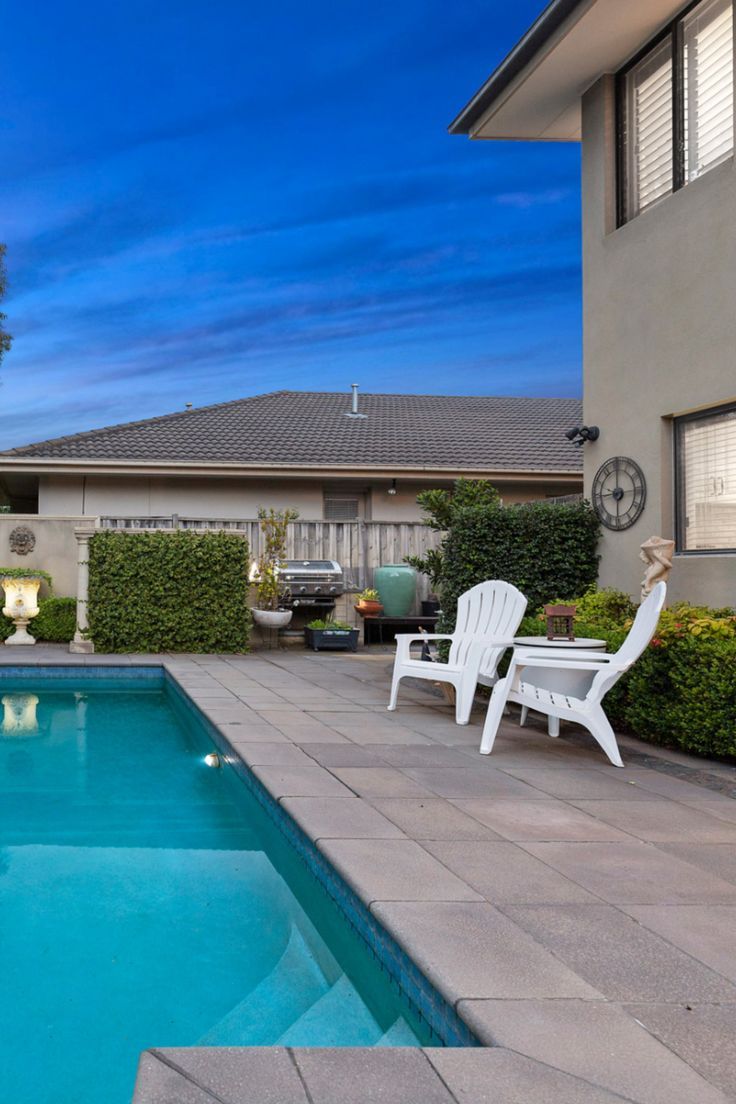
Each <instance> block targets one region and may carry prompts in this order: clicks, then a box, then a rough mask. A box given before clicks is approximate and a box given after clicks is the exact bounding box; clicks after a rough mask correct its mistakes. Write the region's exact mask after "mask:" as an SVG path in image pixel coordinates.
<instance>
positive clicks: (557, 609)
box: [544, 606, 576, 640]
mask: <svg viewBox="0 0 736 1104" xmlns="http://www.w3.org/2000/svg"><path fill="white" fill-rule="evenodd" d="M575 613H576V607H575V606H545V607H544V615H545V617H546V618H547V639H548V640H574V639H575Z"/></svg>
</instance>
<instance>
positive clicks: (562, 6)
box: [447, 0, 585, 136]
mask: <svg viewBox="0 0 736 1104" xmlns="http://www.w3.org/2000/svg"><path fill="white" fill-rule="evenodd" d="M583 3H585V0H552V3H551V4H549V6H548V7H546V8H545V9H544V11H543V12H542V14H541V15H540V16H539V18H538V19H537V20H536V22H535V23H533V24H532V26H531V27H530V28H529V30H528V31H527V32H526V34H525V35H524V37H523V38H521V39H520V40H519V41H518V42H517V44H516V46H514V48H513V50H512V51H511V53H510V54H508V55H507V56H506V57H505V58H504V60H503V61H502V62H501V64H500V65H499V66H498V68H497V69H496V70H495V71H494V72H493V73H492V74H491V76H490V77H489V78H488V80H487V81H486V82H485V84H484V85H482V87H481V88H479V89H478V91H477V92H476V94H475V95H474V96H473V98H472V100H470V102H469V103H467V104H466V105H465V107H464V108H463V109H462V111H461V112H460V114H459V115H457V116H456V117H455V118H454V119H453V120H452V122H451V123H450V125H449V127H448V128H447V129H448V131H449V133H450V134H466V135H468V136H470V135H471V134H472V132H473V130H474V129H475V127H476V125H477V124H478V123H479V122H480V121H481V119H482V118H483V117H484V115H485V114H486V112H487V111H488V110H489V109H490V108H491V107H492V106H493V104H494V103H495V101H496V100H497V99H499V98H500V96H501V95H502V94H503V93H504V92H505V91H506V89H507V88H508V87H509V85H510V84H511V83H512V82H513V81H514V80H516V78H517V77H518V76H519V74H520V73H522V72H523V70H524V69H526V67H527V66H528V65H529V64H530V63H531V62H532V61H533V60H534V58H535V57H536V56H537V54H538V53H539V52H540V51H541V50H542V48H543V46H544V45H545V43H546V42H547V41H548V40H549V39H550V38H552V37H553V35H555V34H556V33H557V31H558V30H559V29H560V27H561V26H562V25H563V23H564V22H565V21H566V20H567V19H569V18H570V16H571V15H572V14H573V13H574V12H575V11H576V9H577V8H579V7H581V6H582V4H583Z"/></svg>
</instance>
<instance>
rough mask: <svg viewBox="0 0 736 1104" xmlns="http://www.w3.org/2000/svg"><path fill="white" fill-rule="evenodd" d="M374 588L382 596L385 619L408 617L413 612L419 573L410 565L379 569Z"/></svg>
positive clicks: (384, 566) (389, 566)
mask: <svg viewBox="0 0 736 1104" xmlns="http://www.w3.org/2000/svg"><path fill="white" fill-rule="evenodd" d="M374 586H375V588H376V590H377V591H378V593H379V595H380V596H381V603H382V604H383V616H384V617H406V616H407V615H408V614H409V613H411V612H412V611H413V609H414V598H415V595H416V590H417V573H416V571H415V570H414V568H413V567H409V564H384V565H383V566H382V567H377V568H376V571H375V575H374Z"/></svg>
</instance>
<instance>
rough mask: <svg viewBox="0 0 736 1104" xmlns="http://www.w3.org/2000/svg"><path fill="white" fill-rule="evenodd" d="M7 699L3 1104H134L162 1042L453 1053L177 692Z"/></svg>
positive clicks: (0, 742) (5, 681) (40, 681)
mask: <svg viewBox="0 0 736 1104" xmlns="http://www.w3.org/2000/svg"><path fill="white" fill-rule="evenodd" d="M122 687H124V688H122ZM0 701H1V703H2V710H1V711H0V717H1V718H2V720H1V721H0V1097H1V1098H2V1100H7V1101H8V1102H9V1104H10V1102H11V1101H12V1102H13V1104H103V1102H104V1104H128V1101H129V1100H130V1097H131V1094H132V1088H133V1082H134V1078H135V1070H136V1065H137V1060H138V1055H139V1052H140V1051H141V1050H143V1049H145V1048H147V1047H151V1046H164V1047H165V1046H191V1045H212V1046H229V1045H272V1044H276V1043H280V1044H289V1045H294V1046H305V1045H310V1046H335V1045H353V1046H370V1045H376V1044H377V1045H404V1046H405V1045H419V1044H421V1043H427V1042H430V1041H433V1042H434V1043H435V1044H436V1043H437V1039H433V1040H430V1037H429V1033H428V1030H427V1029H426V1027H425V1026H424V1025H423V1023H422V1021H421V1020H420V1019H419V1017H418V1016H416V1015H415V1013H414V1012H413V1010H412V1007H410V1006H409V1004H408V1003H407V1002H405V1000H404V999H403V997H402V996H401V995H400V994H399V992H398V991H397V989H396V987H395V986H394V984H393V983H392V982H391V981H390V980H389V978H388V977H387V976H386V974H384V973H383V972H382V971H381V969H380V968H379V967H378V965H377V963H376V961H375V959H374V958H373V957H372V955H371V953H370V952H369V950H368V948H367V947H366V945H365V944H364V943H363V942H362V940H361V939H360V938H359V937H358V936H357V935H356V934H355V933H354V932H353V931H352V929H350V927H349V926H348V924H347V922H346V921H345V919H344V917H343V916H342V914H341V912H340V911H339V910H338V908H337V906H336V905H335V904H334V902H333V901H332V900H331V899H330V897H328V896H327V894H326V893H325V891H324V890H323V888H322V887H321V886H320V884H319V883H318V882H317V880H316V879H315V878H314V876H313V874H312V873H311V871H310V870H309V869H308V868H307V866H306V865H305V863H304V862H303V861H302V860H301V859H300V858H299V857H298V856H297V854H296V852H295V851H294V850H293V848H292V847H291V845H290V844H289V843H288V842H287V840H286V839H285V837H284V836H283V835H282V833H281V831H280V830H279V828H278V827H277V826H276V825H275V824H274V823H273V821H272V820H271V819H270V818H269V817H268V816H267V814H266V813H265V812H264V810H263V809H262V807H261V806H260V805H259V803H258V802H257V801H256V800H255V798H254V797H253V796H252V794H251V793H250V791H249V790H248V788H247V787H246V786H245V785H244V783H243V782H242V781H241V780H240V779H239V778H238V777H237V775H236V774H235V772H234V771H232V770H231V769H230V768H227V767H226V768H225V769H221V770H213V769H212V768H210V767H208V766H206V765H205V764H204V761H203V759H204V755H205V754H206V753H207V752H208V751H210V750H211V748H212V745H211V742H210V740H209V739H208V737H207V734H206V730H205V729H204V728H203V727H202V726H201V725H200V724H199V723H198V722H197V720H196V718H195V717H194V715H193V713H192V712H191V711H190V710H188V709H187V708H185V707H184V706H183V705H182V704H181V702H180V701H179V700H178V698H177V696H176V695H175V694H173V693H172V692H171V691H170V690H168V689H167V687H166V685H165V683H164V682H163V680H161V679H159V680H156V679H152V678H151V677H148V678H146V679H144V680H143V679H142V680H140V681H133V680H125V681H124V682H121V681H120V680H119V679H110V680H108V679H100V678H94V679H93V678H87V679H85V678H84V677H83V676H82V677H76V676H75V677H74V679H70V678H65V679H58V680H57V679H54V678H48V677H46V678H37V679H36V680H33V679H30V678H26V677H24V678H22V679H19V678H16V677H15V676H11V677H8V676H6V675H3V676H2V677H0Z"/></svg>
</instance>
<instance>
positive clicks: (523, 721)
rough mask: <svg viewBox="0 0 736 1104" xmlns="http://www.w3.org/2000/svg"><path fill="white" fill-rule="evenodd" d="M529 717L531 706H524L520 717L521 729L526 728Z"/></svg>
mask: <svg viewBox="0 0 736 1104" xmlns="http://www.w3.org/2000/svg"><path fill="white" fill-rule="evenodd" d="M528 716H529V706H528V705H522V707H521V714H520V716H519V728H523V727H524V725H525V724H526V719H527V717H528Z"/></svg>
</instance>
